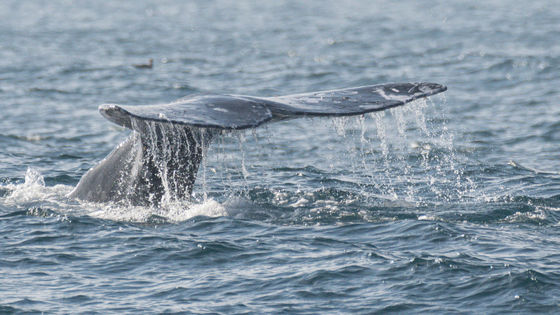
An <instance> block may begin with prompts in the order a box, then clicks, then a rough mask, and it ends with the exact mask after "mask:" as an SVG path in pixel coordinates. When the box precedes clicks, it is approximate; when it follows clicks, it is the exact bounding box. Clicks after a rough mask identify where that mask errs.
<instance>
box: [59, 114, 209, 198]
mask: <svg viewBox="0 0 560 315" xmlns="http://www.w3.org/2000/svg"><path fill="white" fill-rule="evenodd" d="M160 127H164V128H160ZM154 129H155V132H152V133H147V134H142V133H139V132H133V133H132V134H131V135H130V136H129V137H128V138H127V139H126V140H125V141H124V142H123V143H121V144H120V145H119V146H117V147H116V148H115V149H114V150H113V151H112V152H111V153H110V154H109V155H108V156H107V157H106V158H105V159H103V160H102V161H101V162H100V163H99V164H97V165H96V166H95V167H93V168H92V169H90V170H89V171H88V172H87V173H86V174H85V175H84V176H83V177H82V179H81V180H80V182H79V183H78V185H77V186H76V188H75V189H74V190H73V191H72V192H71V193H70V195H69V197H71V198H77V199H80V200H88V201H94V202H125V203H128V204H132V205H143V206H150V205H157V204H159V203H160V202H161V201H162V199H163V198H164V193H165V192H166V191H167V192H172V194H171V195H170V196H167V197H169V198H171V199H174V200H182V199H188V198H189V197H190V195H191V193H192V189H193V186H194V183H195V180H196V174H197V171H198V167H199V165H200V162H201V161H202V157H203V153H204V151H205V149H206V148H207V147H208V145H209V143H210V141H211V139H212V132H209V131H205V132H202V133H201V131H200V130H192V128H189V127H185V126H165V125H160V126H158V125H155V126H154ZM161 129H164V130H161ZM170 148H173V149H172V150H170Z"/></svg>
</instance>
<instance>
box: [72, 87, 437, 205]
mask: <svg viewBox="0 0 560 315" xmlns="http://www.w3.org/2000/svg"><path fill="white" fill-rule="evenodd" d="M445 90H447V88H446V87H445V86H443V85H440V84H436V83H390V84H382V85H370V86H362V87H355V88H347V89H340V90H330V91H321V92H312V93H304V94H293V95H286V96H274V97H254V96H243V95H195V96H190V97H186V98H182V99H179V100H177V101H174V102H172V103H167V104H155V105H116V104H104V105H101V106H100V107H99V111H100V113H101V115H103V117H105V118H107V119H108V120H109V121H111V122H113V123H115V124H117V125H120V126H123V127H126V128H129V129H132V130H134V131H135V132H133V134H132V135H131V136H130V137H129V138H128V139H127V140H125V141H124V142H123V143H122V144H120V145H119V146H117V148H115V149H114V150H113V151H112V152H111V153H110V154H109V155H108V156H107V157H106V158H105V159H104V160H102V161H101V162H100V163H99V164H98V165H96V166H95V167H93V168H92V169H90V170H89V171H88V172H87V173H86V174H85V175H84V176H83V177H82V179H81V180H80V182H79V183H78V185H77V186H76V188H75V189H74V190H73V191H72V192H71V193H70V197H72V198H78V199H81V200H87V201H93V202H108V201H113V202H128V203H130V204H134V205H157V204H158V203H159V202H161V201H162V199H164V198H170V199H186V198H188V197H189V196H190V195H191V192H192V189H193V186H194V183H195V180H196V173H197V171H198V166H199V164H200V162H201V161H202V158H203V156H204V152H205V151H206V149H207V148H208V146H209V145H210V142H211V141H212V138H213V137H214V136H215V135H216V134H218V133H219V131H220V130H240V129H247V128H255V127H257V126H259V125H261V124H264V123H267V122H274V121H280V120H285V119H293V118H298V117H306V116H307V117H317V116H349V115H361V114H365V113H369V112H374V111H381V110H385V109H388V108H392V107H396V106H400V105H404V104H406V103H408V102H411V101H413V100H415V99H418V98H423V97H428V96H430V95H434V94H437V93H441V92H443V91H445Z"/></svg>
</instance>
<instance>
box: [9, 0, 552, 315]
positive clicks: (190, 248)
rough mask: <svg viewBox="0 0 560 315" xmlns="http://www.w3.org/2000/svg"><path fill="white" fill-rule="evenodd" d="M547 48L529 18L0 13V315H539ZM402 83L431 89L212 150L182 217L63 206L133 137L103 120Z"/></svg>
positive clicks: (478, 7) (473, 10)
mask: <svg viewBox="0 0 560 315" xmlns="http://www.w3.org/2000/svg"><path fill="white" fill-rule="evenodd" d="M559 38H560V3H559V2H558V1H544V0H543V1H529V2H523V3H520V2H514V1H498V0H496V1H485V2H484V3H469V2H459V1H421V2H420V1H399V2H393V1H375V2H371V1H357V0H356V1H351V0H348V1H346V0H344V1H305V2H301V1H274V2H272V1H267V2H265V1H260V2H250V1H231V0H213V1H200V2H195V1H172V0H168V1H157V2H156V1H153V2H151V1H119V2H108V1H107V2H101V1H96V2H86V1H62V0H61V1H58V0H56V1H16V0H3V1H1V2H0V117H1V118H2V123H0V313H43V312H44V313H99V314H107V313H187V314H189V313H201V314H205V313H213V314H214V313H221V314H237V313H245V314H246V313H255V314H260V313H287V314H328V313H333V314H339V313H367V314H369V313H376V312H379V313H496V314H502V313H558V312H560V156H559V153H560V151H559V149H558V145H559V144H560V106H559V100H560V88H559V86H560V41H559ZM150 58H153V60H154V66H153V68H152V69H137V68H135V67H133V66H132V65H133V64H138V63H146V62H147V61H148V60H149V59H150ZM408 81H411V82H418V81H428V82H437V83H441V84H445V85H447V86H448V91H447V92H446V93H444V94H442V95H437V96H433V97H431V98H430V99H427V100H420V101H416V102H414V103H411V104H407V105H406V106H403V107H400V108H395V109H391V110H388V111H386V112H382V113H375V114H368V115H365V116H363V117H348V118H337V119H329V118H323V119H300V120H291V121H285V122H281V123H275V124H269V125H266V126H263V127H259V128H257V129H255V130H247V131H244V132H235V133H229V134H225V135H223V136H220V137H218V138H217V139H215V140H214V142H213V143H212V145H211V147H210V149H209V151H208V152H207V156H206V158H205V160H204V162H203V164H202V166H201V168H200V170H199V174H198V181H197V186H196V188H195V192H194V196H193V199H192V200H190V201H184V202H168V203H165V204H162V205H161V206H158V207H127V206H122V205H115V204H95V203H86V202H80V201H77V200H72V199H69V198H68V197H66V196H67V194H68V193H69V192H70V191H71V190H72V188H73V187H74V186H75V185H76V184H77V183H78V181H79V179H80V178H81V176H82V175H83V174H84V173H85V172H86V171H87V170H88V169H89V168H91V167H92V166H94V165H95V164H96V163H97V162H99V161H100V160H101V159H102V158H103V157H105V156H106V155H107V154H108V153H109V152H110V151H111V150H112V149H113V148H114V147H115V146H116V145H117V144H118V143H120V142H121V141H123V140H124V139H125V138H126V137H127V136H128V135H129V131H127V130H125V129H123V128H120V127H117V126H115V125H113V124H111V123H110V122H108V121H106V120H105V119H104V118H103V117H101V116H100V115H99V114H98V112H97V106H98V105H99V104H102V103H118V104H150V103H162V102H168V101H172V100H174V99H177V98H180V97H183V96H185V95H189V94H193V93H206V92H211V93H234V94H248V95H257V96H272V95H284V94H290V93H299V92H308V91H316V90H327V89H334V88H343V87H351V86H359V85H366V84H379V83H386V82H408Z"/></svg>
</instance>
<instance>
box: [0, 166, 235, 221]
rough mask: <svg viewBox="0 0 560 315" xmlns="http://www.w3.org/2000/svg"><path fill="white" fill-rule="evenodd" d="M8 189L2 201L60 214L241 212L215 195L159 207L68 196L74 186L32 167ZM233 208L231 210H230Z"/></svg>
mask: <svg viewBox="0 0 560 315" xmlns="http://www.w3.org/2000/svg"><path fill="white" fill-rule="evenodd" d="M1 188H2V189H5V190H7V191H8V193H7V195H6V197H5V198H2V199H0V203H3V204H6V205H9V206H11V207H22V208H30V207H34V206H36V205H37V204H39V205H40V206H41V207H45V208H48V209H49V210H53V211H55V212H58V213H60V214H61V215H69V214H71V215H74V216H90V217H94V218H99V219H106V220H114V221H127V222H151V221H153V220H154V218H162V219H163V221H167V222H181V221H185V220H189V219H191V218H193V217H197V216H206V217H220V216H229V215H230V212H231V213H233V214H234V215H235V214H238V212H239V207H238V206H236V204H235V203H233V204H232V207H230V206H229V204H228V203H226V204H221V203H219V202H218V201H215V200H213V199H206V200H203V201H201V202H187V201H174V202H168V203H165V204H163V205H161V206H159V207H142V206H125V205H119V204H113V203H93V202H85V201H78V200H73V199H69V198H68V197H67V195H68V194H69V193H70V192H71V191H72V189H73V188H74V187H72V186H69V185H55V186H46V185H45V181H44V178H43V176H42V175H41V174H40V173H39V172H38V171H37V170H35V169H32V168H29V169H28V170H27V172H26V175H25V181H24V182H23V183H21V184H7V185H4V186H2V187H1ZM229 209H231V211H230V210H229Z"/></svg>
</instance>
